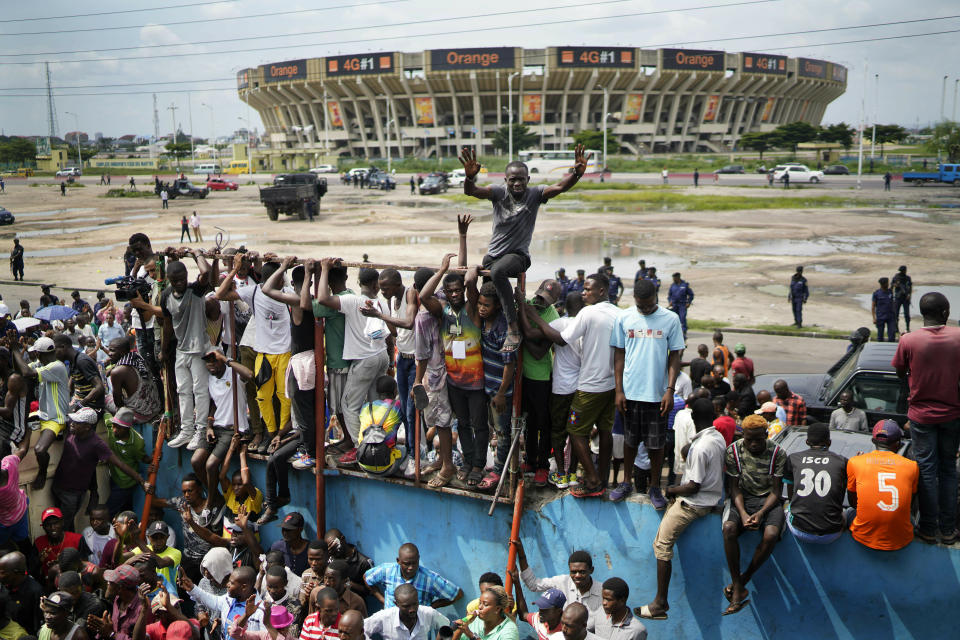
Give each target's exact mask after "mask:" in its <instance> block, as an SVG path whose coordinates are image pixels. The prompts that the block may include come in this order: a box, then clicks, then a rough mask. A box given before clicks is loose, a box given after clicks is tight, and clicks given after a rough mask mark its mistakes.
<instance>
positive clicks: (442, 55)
mask: <svg viewBox="0 0 960 640" xmlns="http://www.w3.org/2000/svg"><path fill="white" fill-rule="evenodd" d="M514 66H516V56H515V55H514V49H513V47H493V48H481V49H433V50H432V51H430V69H431V70H432V71H456V70H458V69H513V68H514Z"/></svg>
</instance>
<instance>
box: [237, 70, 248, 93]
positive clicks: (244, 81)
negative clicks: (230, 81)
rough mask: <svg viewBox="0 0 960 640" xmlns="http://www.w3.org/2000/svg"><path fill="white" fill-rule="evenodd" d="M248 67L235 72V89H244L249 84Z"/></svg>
mask: <svg viewBox="0 0 960 640" xmlns="http://www.w3.org/2000/svg"><path fill="white" fill-rule="evenodd" d="M249 74H250V69H244V70H242V71H238V72H237V89H246V88H247V87H249V86H250V75H249Z"/></svg>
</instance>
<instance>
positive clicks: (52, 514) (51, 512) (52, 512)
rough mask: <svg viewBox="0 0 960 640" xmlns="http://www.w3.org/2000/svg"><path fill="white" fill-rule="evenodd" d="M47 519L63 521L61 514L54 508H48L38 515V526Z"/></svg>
mask: <svg viewBox="0 0 960 640" xmlns="http://www.w3.org/2000/svg"><path fill="white" fill-rule="evenodd" d="M47 518H60V519H61V520H62V519H63V512H62V511H60V509H57V508H56V507H49V508H47V509H44V510H43V513H42V514H40V524H43V523H44V522H46V521H47Z"/></svg>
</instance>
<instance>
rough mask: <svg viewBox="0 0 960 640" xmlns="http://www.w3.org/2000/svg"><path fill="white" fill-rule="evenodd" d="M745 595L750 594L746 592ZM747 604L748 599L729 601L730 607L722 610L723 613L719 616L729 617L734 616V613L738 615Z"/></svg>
mask: <svg viewBox="0 0 960 640" xmlns="http://www.w3.org/2000/svg"><path fill="white" fill-rule="evenodd" d="M747 594H748V595H749V594H750V592H749V591H748V592H747ZM748 604H750V598H744V599H743V600H737V601H733V600H731V601H730V606H728V607H727V608H726V609H725V610H724V612H723V613H722V614H720V615H724V616H729V615H731V614H734V613H739V612H740V611H742V610H743V608H744V607H746V606H747V605H748Z"/></svg>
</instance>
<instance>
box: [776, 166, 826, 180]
mask: <svg viewBox="0 0 960 640" xmlns="http://www.w3.org/2000/svg"><path fill="white" fill-rule="evenodd" d="M787 172H789V173H790V182H813V183H817V182H820V181H821V180H823V171H817V170H815V169H810V168H809V167H807V166H806V165H803V164H788V165H781V166H777V167H776V168H775V169H774V170H773V179H774V180H776V181H777V182H783V176H784V175H785V174H786V173H787Z"/></svg>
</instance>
